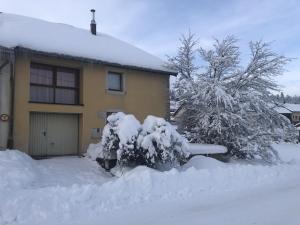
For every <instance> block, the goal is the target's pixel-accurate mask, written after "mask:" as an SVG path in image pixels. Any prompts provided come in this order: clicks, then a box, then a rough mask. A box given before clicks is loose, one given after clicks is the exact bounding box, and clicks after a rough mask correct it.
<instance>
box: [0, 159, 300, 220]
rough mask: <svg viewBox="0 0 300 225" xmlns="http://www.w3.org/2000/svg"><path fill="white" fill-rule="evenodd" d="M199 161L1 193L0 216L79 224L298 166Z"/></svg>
mask: <svg viewBox="0 0 300 225" xmlns="http://www.w3.org/2000/svg"><path fill="white" fill-rule="evenodd" d="M198 159H199V158H198ZM201 161H202V163H204V164H207V167H203V169H196V168H195V167H194V168H192V167H191V168H189V169H187V170H185V171H184V172H181V171H178V170H176V169H172V170H170V171H167V172H159V171H157V170H153V169H150V168H147V167H144V166H139V167H136V168H135V169H133V170H131V171H129V172H127V173H125V174H124V175H123V176H122V177H120V178H119V179H116V180H113V181H111V182H107V183H104V184H103V185H95V184H88V185H78V184H74V185H73V186H71V187H62V186H50V187H41V188H37V189H34V190H33V189H27V190H26V189H20V190H18V191H17V192H10V191H7V192H0V198H1V204H0V220H1V219H2V221H4V224H10V223H13V222H14V223H16V224H30V225H32V224H74V223H75V222H76V223H78V224H82V223H84V222H86V220H88V219H90V218H94V219H95V218H101V217H99V215H101V213H104V212H107V211H115V210H117V209H126V208H127V207H128V206H130V205H136V204H140V203H143V202H151V201H158V200H163V201H167V200H171V201H174V200H176V199H178V200H181V199H187V198H190V197H193V196H199V195H201V193H202V194H205V193H220V192H222V193H223V192H226V191H233V190H242V189H245V190H246V189H247V190H248V189H249V188H251V187H257V186H259V185H262V184H263V185H266V184H267V183H270V184H272V182H275V181H277V180H278V179H285V177H286V175H287V174H289V177H292V176H294V175H295V174H296V175H298V174H299V172H300V168H299V167H293V166H292V165H281V166H274V167H270V166H253V165H227V166H224V167H215V168H213V169H211V168H210V167H211V166H212V164H214V163H215V162H213V163H212V161H211V159H209V158H205V157H202V159H201ZM205 161H207V162H205ZM66 179H68V178H67V177H66ZM7 209H9V210H7ZM83 215H84V216H83ZM1 217H2V218H1ZM98 222H99V220H98Z"/></svg>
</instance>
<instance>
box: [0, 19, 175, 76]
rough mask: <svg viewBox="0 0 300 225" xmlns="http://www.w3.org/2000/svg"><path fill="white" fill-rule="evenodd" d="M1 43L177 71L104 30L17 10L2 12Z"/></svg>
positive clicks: (165, 70) (152, 68) (164, 70)
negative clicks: (21, 14)
mask: <svg viewBox="0 0 300 225" xmlns="http://www.w3.org/2000/svg"><path fill="white" fill-rule="evenodd" d="M0 34H1V35H0V46H2V47H5V48H16V47H19V48H23V49H28V50H33V51H36V52H44V53H50V54H58V55H61V56H65V57H68V56H71V57H78V58H83V59H86V60H87V59H90V60H96V61H97V62H99V63H104V64H105V63H106V64H111V65H115V66H117V65H120V66H124V67H130V68H136V69H138V68H140V69H144V70H149V71H153V72H162V73H165V74H170V75H176V74H177V72H176V71H173V70H171V69H168V68H166V67H165V63H164V62H163V61H162V60H161V59H160V58H158V57H156V56H153V55H151V54H149V53H147V52H145V51H143V50H141V49H139V48H137V47H135V46H133V45H131V44H128V43H126V42H123V41H121V40H119V39H116V38H114V37H112V36H110V35H107V34H104V33H97V35H92V34H91V32H90V31H89V30H85V29H80V28H76V27H73V26H70V25H66V24H61V23H52V22H47V21H44V20H40V19H34V18H30V17H25V16H19V15H14V14H7V13H0Z"/></svg>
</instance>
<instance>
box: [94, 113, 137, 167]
mask: <svg viewBox="0 0 300 225" xmlns="http://www.w3.org/2000/svg"><path fill="white" fill-rule="evenodd" d="M107 122H108V123H107V124H106V125H105V127H104V129H103V135H102V141H101V145H102V152H101V154H100V157H102V158H104V159H117V160H118V163H119V164H120V165H126V164H129V163H130V162H131V161H136V160H138V158H139V153H138V149H137V148H136V140H137V137H138V134H139V132H140V129H141V124H140V122H139V121H138V120H137V119H136V118H135V117H134V116H133V115H126V114H124V113H122V112H118V113H114V114H112V115H110V116H109V117H108V118H107Z"/></svg>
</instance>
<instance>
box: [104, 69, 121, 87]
mask: <svg viewBox="0 0 300 225" xmlns="http://www.w3.org/2000/svg"><path fill="white" fill-rule="evenodd" d="M107 76H108V77H107V89H108V90H110V91H123V75H122V74H121V73H116V72H108V75H107Z"/></svg>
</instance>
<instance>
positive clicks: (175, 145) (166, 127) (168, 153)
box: [138, 116, 188, 168]
mask: <svg viewBox="0 0 300 225" xmlns="http://www.w3.org/2000/svg"><path fill="white" fill-rule="evenodd" d="M138 147H139V148H140V151H141V152H142V155H143V157H144V159H145V163H146V165H147V166H149V167H154V168H157V167H158V166H159V165H162V164H165V165H166V164H170V165H174V163H178V162H180V161H181V160H184V159H186V157H187V156H188V153H187V148H188V146H187V142H186V140H185V139H184V138H183V137H182V136H181V135H180V134H179V133H178V132H177V131H176V129H175V128H174V127H173V126H172V125H171V124H170V123H169V122H167V121H165V120H164V119H163V118H159V117H155V116H148V117H147V118H146V119H145V121H144V123H143V126H142V131H141V133H140V134H139V137H138Z"/></svg>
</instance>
